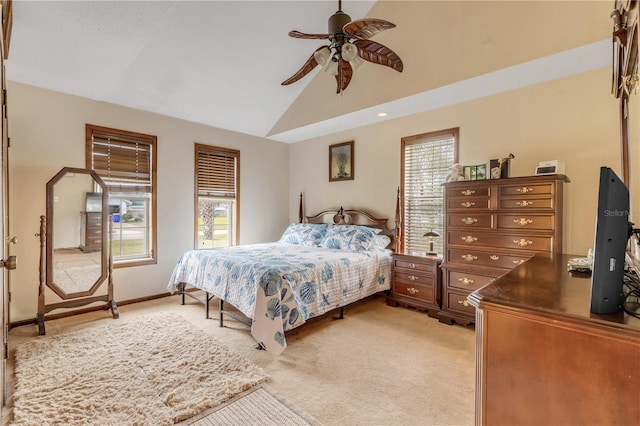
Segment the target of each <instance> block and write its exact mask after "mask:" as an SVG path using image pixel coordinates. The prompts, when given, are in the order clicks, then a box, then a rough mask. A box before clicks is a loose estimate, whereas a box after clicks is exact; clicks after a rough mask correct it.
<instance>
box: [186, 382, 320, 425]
mask: <svg viewBox="0 0 640 426" xmlns="http://www.w3.org/2000/svg"><path fill="white" fill-rule="evenodd" d="M180 425H181V426H182V425H184V426H186V425H190V426H222V425H234V426H242V425H246V426H249V425H250V426H273V425H278V426H286V425H289V426H319V425H320V423H319V422H318V421H317V420H316V419H315V418H313V416H311V415H309V414H308V413H306V412H304V410H302V409H300V408H299V407H298V406H296V405H294V404H292V403H291V402H289V401H288V400H286V399H285V398H284V397H283V396H282V395H280V394H279V393H278V392H276V391H275V390H274V389H272V388H271V387H269V386H267V385H264V384H263V385H259V386H256V387H253V388H251V389H249V390H248V391H246V392H243V393H241V394H240V395H237V396H235V397H234V398H232V399H231V400H229V401H228V402H226V403H224V404H221V405H219V406H217V407H215V408H211V409H209V410H207V411H205V412H203V413H201V414H198V415H197V416H195V417H192V418H191V419H189V420H186V421H185V422H183V423H180Z"/></svg>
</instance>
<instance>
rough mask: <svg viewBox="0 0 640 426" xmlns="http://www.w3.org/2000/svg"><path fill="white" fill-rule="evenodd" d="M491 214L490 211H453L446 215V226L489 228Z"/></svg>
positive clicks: (491, 222) (491, 221) (491, 220)
mask: <svg viewBox="0 0 640 426" xmlns="http://www.w3.org/2000/svg"><path fill="white" fill-rule="evenodd" d="M492 224H493V215H492V214H491V213H473V212H470V213H466V214H463V213H453V214H450V215H447V226H449V227H454V228H460V227H462V228H486V229H491V225H492Z"/></svg>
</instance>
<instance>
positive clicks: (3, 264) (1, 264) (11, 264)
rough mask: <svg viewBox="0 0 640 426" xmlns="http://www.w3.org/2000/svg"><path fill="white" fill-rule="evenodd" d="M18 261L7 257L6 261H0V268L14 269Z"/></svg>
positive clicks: (13, 257)
mask: <svg viewBox="0 0 640 426" xmlns="http://www.w3.org/2000/svg"><path fill="white" fill-rule="evenodd" d="M17 263H18V261H17V260H16V257H15V256H9V257H7V260H0V268H7V269H9V270H12V269H16V266H17Z"/></svg>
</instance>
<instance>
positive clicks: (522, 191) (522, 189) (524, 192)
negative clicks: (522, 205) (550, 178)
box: [516, 186, 533, 194]
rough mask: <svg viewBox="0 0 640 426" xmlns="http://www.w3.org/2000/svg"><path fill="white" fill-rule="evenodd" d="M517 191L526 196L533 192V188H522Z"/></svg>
mask: <svg viewBox="0 0 640 426" xmlns="http://www.w3.org/2000/svg"><path fill="white" fill-rule="evenodd" d="M516 191H517V192H521V193H523V194H526V193H528V192H531V191H533V188H532V187H531V186H522V187H520V188H516Z"/></svg>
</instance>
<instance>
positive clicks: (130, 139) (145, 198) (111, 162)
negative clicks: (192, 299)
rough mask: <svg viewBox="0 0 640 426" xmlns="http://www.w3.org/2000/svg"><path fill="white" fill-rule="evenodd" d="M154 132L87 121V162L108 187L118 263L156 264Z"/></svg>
mask: <svg viewBox="0 0 640 426" xmlns="http://www.w3.org/2000/svg"><path fill="white" fill-rule="evenodd" d="M156 143H157V138H156V136H152V135H145V134H141V133H134V132H129V131H126V130H118V129H110V128H107V127H100V126H94V125H91V124H87V125H86V167H87V168H89V169H93V170H95V171H96V173H97V174H98V175H99V176H100V177H101V178H102V180H103V181H104V182H105V184H106V185H107V187H108V189H109V214H110V215H111V217H112V224H111V226H112V229H113V231H112V236H111V250H112V255H113V260H114V266H115V267H121V266H133V265H142V264H149V263H155V262H156V261H155V258H156V247H155V241H156V240H157V239H156V235H155V232H156V225H155V218H156V184H155V181H156Z"/></svg>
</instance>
